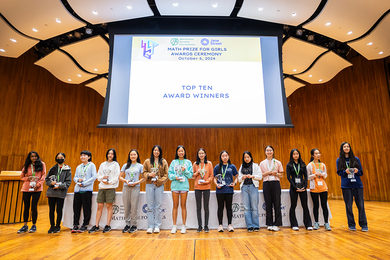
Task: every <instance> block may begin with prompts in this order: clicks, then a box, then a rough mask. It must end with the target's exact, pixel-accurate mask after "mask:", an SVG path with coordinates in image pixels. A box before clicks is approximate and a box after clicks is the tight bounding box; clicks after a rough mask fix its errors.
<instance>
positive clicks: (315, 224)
mask: <svg viewBox="0 0 390 260" xmlns="http://www.w3.org/2000/svg"><path fill="white" fill-rule="evenodd" d="M313 229H314V230H318V229H320V223H318V222H315V223H314V227H313Z"/></svg>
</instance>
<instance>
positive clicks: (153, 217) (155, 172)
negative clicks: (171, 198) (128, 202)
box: [143, 145, 168, 234]
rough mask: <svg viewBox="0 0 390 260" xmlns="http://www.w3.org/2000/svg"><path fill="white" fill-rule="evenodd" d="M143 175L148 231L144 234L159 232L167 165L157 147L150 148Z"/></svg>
mask: <svg viewBox="0 0 390 260" xmlns="http://www.w3.org/2000/svg"><path fill="white" fill-rule="evenodd" d="M143 171H144V172H143V175H144V178H145V179H146V188H145V189H146V201H147V204H148V213H147V215H148V229H147V231H146V233H148V234H152V233H153V231H154V233H159V232H160V226H161V210H162V208H161V201H162V197H163V194H164V184H165V182H166V181H167V180H168V163H167V161H166V160H165V159H164V158H162V149H161V147H160V146H159V145H155V146H153V148H152V153H151V155H150V158H149V159H146V161H145V162H144V165H143Z"/></svg>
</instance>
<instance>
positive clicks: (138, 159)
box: [125, 149, 141, 170]
mask: <svg viewBox="0 0 390 260" xmlns="http://www.w3.org/2000/svg"><path fill="white" fill-rule="evenodd" d="M131 152H136V153H137V163H141V159H140V158H139V153H138V151H137V150H136V149H131V150H130V152H129V155H128V156H127V164H126V168H125V170H127V169H129V168H130V166H131V164H132V161H131V159H130V154H131Z"/></svg>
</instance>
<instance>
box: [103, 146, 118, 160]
mask: <svg viewBox="0 0 390 260" xmlns="http://www.w3.org/2000/svg"><path fill="white" fill-rule="evenodd" d="M110 151H112V152H113V154H114V158H112V160H113V161H114V162H118V161H117V160H116V151H115V149H112V148H111V149H108V151H107V153H106V159H107V161H108V153H109V152H110Z"/></svg>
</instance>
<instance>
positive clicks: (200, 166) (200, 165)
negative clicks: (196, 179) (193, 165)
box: [199, 162, 206, 179]
mask: <svg viewBox="0 0 390 260" xmlns="http://www.w3.org/2000/svg"><path fill="white" fill-rule="evenodd" d="M199 168H200V176H202V179H203V177H204V175H205V173H204V169H205V168H206V163H203V169H202V163H201V162H200V163H199Z"/></svg>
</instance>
